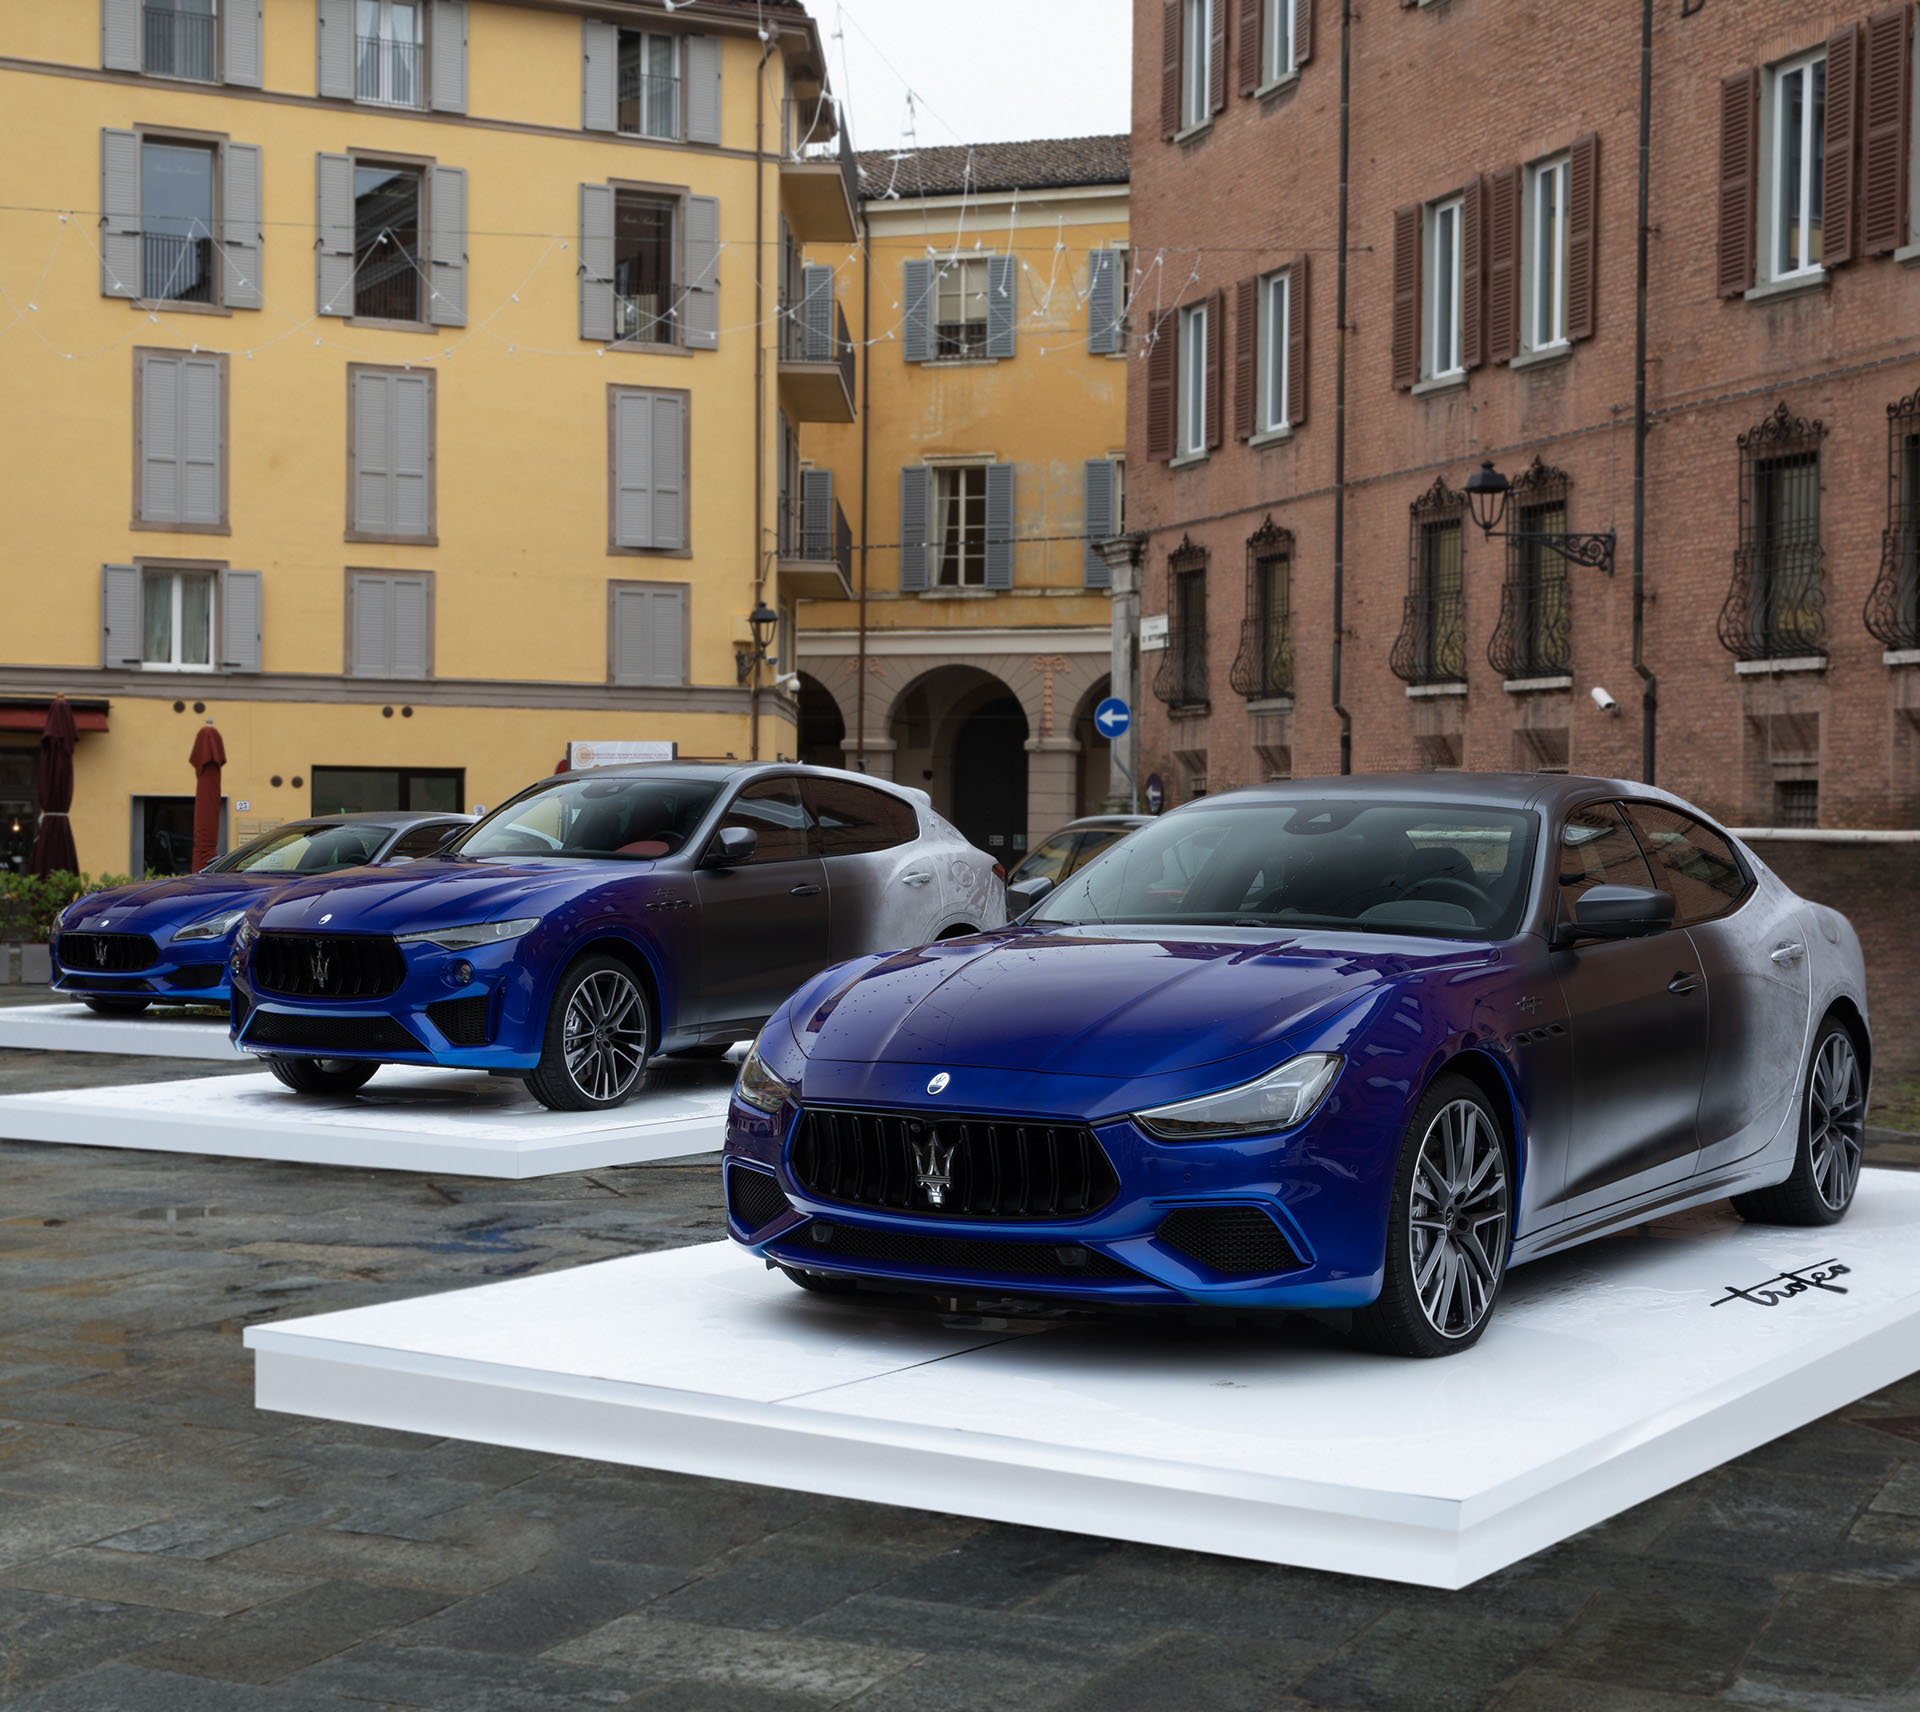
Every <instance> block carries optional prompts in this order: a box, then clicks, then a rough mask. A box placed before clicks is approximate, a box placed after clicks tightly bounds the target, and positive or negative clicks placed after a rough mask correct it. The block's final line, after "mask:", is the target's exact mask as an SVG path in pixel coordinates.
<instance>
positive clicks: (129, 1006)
mask: <svg viewBox="0 0 1920 1712" xmlns="http://www.w3.org/2000/svg"><path fill="white" fill-rule="evenodd" d="M80 1002H81V1003H82V1004H83V1005H85V1006H86V1007H87V1009H88V1010H90V1011H92V1012H93V1013H94V1014H95V1015H96V1016H138V1015H139V1014H140V1013H141V1012H142V1011H143V1010H145V1009H146V1008H147V1006H148V1005H150V1004H152V1003H153V1001H152V1000H151V999H82V1000H81V1001H80Z"/></svg>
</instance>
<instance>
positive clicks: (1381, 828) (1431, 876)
mask: <svg viewBox="0 0 1920 1712" xmlns="http://www.w3.org/2000/svg"><path fill="white" fill-rule="evenodd" d="M1533 832H1534V818H1533V816H1531V815H1528V814H1520V813H1516V812H1513V811H1510V810H1506V809H1494V808H1481V807H1478V806H1476V805H1456V804H1442V805H1439V806H1436V805H1433V804H1430V803H1391V802H1355V801H1352V800H1350V799H1347V800H1342V799H1336V800H1333V801H1326V802H1267V803H1247V804H1243V805H1235V806H1228V805H1225V804H1222V805H1221V806H1220V807H1218V808H1206V809H1193V810H1187V811H1183V812H1181V813H1180V814H1177V815H1172V816H1170V817H1168V818H1167V819H1165V820H1162V821H1156V822H1155V823H1154V824H1153V825H1152V826H1147V827H1143V828H1141V830H1140V831H1138V832H1136V833H1134V834H1132V835H1131V836H1130V837H1128V838H1127V839H1125V840H1124V841H1123V842H1122V843H1120V844H1117V845H1115V846H1114V847H1113V848H1112V849H1111V850H1109V851H1108V852H1107V853H1106V854H1105V855H1104V856H1103V858H1102V859H1101V860H1100V861H1099V862H1096V863H1093V864H1091V865H1090V866H1088V867H1086V868H1084V869H1082V870H1081V871H1080V872H1079V873H1077V874H1075V875H1074V876H1073V877H1072V878H1071V879H1070V880H1068V881H1067V882H1066V883H1065V884H1064V885H1062V886H1060V887H1058V888H1057V889H1056V890H1054V891H1052V892H1050V893H1048V894H1047V896H1046V897H1045V898H1044V899H1043V900H1042V901H1041V904H1040V907H1039V908H1038V909H1037V910H1035V911H1034V913H1033V915H1032V916H1031V917H1029V919H1030V920H1032V921H1036V922H1047V923H1106V924H1115V925H1118V924H1124V923H1130V924H1141V923H1174V924H1178V923H1191V924H1193V925H1195V926H1203V925H1204V926H1214V927H1219V926H1247V927H1282V928H1285V927H1293V928H1308V929H1311V928H1335V929H1350V930H1355V931H1359V932H1365V933H1415V934H1422V935H1437V936H1439V937H1441V938H1447V939H1465V938H1472V939H1504V938H1506V937H1508V936H1509V935H1510V934H1512V933H1513V932H1514V930H1515V928H1516V927H1517V926H1518V924H1519V920H1520V916H1521V914H1522V912H1523V911H1524V909H1525V908H1526V901H1527V876H1528V873H1529V871H1530V869H1531V865H1532V853H1533Z"/></svg>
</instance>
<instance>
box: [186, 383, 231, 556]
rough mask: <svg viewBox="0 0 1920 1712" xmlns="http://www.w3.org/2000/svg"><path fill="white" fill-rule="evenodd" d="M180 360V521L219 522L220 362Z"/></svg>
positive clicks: (221, 457)
mask: <svg viewBox="0 0 1920 1712" xmlns="http://www.w3.org/2000/svg"><path fill="white" fill-rule="evenodd" d="M179 363H180V521H181V522H182V523H220V522H223V521H224V519H223V518H222V517H221V515H220V485H221V484H220V470H221V466H222V464H223V463H224V462H225V454H226V447H225V446H224V445H222V444H221V439H222V427H223V424H222V423H221V421H220V362H219V359H218V358H217V357H182V358H180V359H179Z"/></svg>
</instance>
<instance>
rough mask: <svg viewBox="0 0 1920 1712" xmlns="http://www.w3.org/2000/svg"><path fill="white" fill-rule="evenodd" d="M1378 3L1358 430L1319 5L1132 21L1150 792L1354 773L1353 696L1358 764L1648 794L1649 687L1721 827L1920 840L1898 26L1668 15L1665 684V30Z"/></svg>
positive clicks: (1670, 747) (1357, 188)
mask: <svg viewBox="0 0 1920 1712" xmlns="http://www.w3.org/2000/svg"><path fill="white" fill-rule="evenodd" d="M1355 13H1356V15H1355V16H1354V17H1353V19H1352V22H1351V25H1350V28H1349V30H1348V32H1347V47H1346V54H1345V61H1346V63H1345V66H1344V70H1345V74H1346V81H1347V85H1348V88H1349V91H1350V102H1349V121H1348V123H1349V130H1348V148H1347V156H1348V179H1347V219H1348V231H1347V246H1346V247H1347V263H1348V265H1347V269H1346V282H1345V284H1346V317H1345V319H1346V334H1345V341H1344V345H1345V375H1344V411H1342V410H1341V408H1340V405H1341V392H1342V376H1341V373H1340V368H1341V347H1342V340H1341V336H1340V330H1339V317H1338V312H1337V309H1338V297H1339V290H1340V273H1341V269H1340V244H1339V233H1340V164H1341V126H1340V116H1341V89H1342V80H1343V76H1342V74H1343V41H1342V37H1343V31H1342V7H1341V5H1340V4H1339V3H1338V0H1135V12H1134V40H1135V44H1136V47H1135V63H1134V92H1133V94H1134V116H1135V117H1134V136H1133V150H1132V163H1133V242H1134V251H1133V260H1132V267H1131V273H1132V299H1131V306H1130V312H1129V316H1130V318H1129V328H1130V332H1131V336H1132V341H1133V346H1134V351H1135V355H1136V359H1137V360H1136V364H1135V368H1134V371H1133V375H1134V385H1133V386H1132V387H1131V388H1130V389H1129V391H1130V397H1129V406H1128V408H1129V419H1128V453H1129V456H1128V463H1129V468H1130V475H1129V492H1128V496H1127V511H1128V521H1129V525H1130V527H1131V528H1132V530H1134V531H1135V532H1136V536H1135V539H1136V540H1137V541H1138V543H1139V563H1138V571H1137V574H1138V576H1139V579H1140V583H1139V586H1140V589H1141V602H1140V611H1141V614H1142V620H1141V627H1142V644H1143V651H1142V653H1141V655H1140V678H1139V683H1140V689H1139V700H1140V703H1141V715H1140V727H1139V744H1140V747H1139V755H1138V760H1139V765H1140V768H1141V770H1142V773H1143V774H1144V773H1149V772H1151V773H1157V774H1158V775H1159V776H1160V778H1161V779H1162V780H1163V782H1164V785H1165V789H1166V799H1167V801H1168V802H1169V803H1177V802H1181V801H1184V800H1186V799H1188V798H1189V797H1191V796H1193V795H1195V794H1197V793H1198V792H1201V791H1218V790H1222V789H1225V788H1227V787H1229V786H1232V785H1236V784H1243V783H1249V782H1254V781H1258V780H1261V779H1265V778H1273V777H1284V776H1288V775H1290V774H1291V775H1297V776H1307V775H1312V774H1316V773H1328V772H1334V771H1337V770H1339V769H1340V767H1341V765H1342V759H1343V756H1342V748H1343V721H1342V715H1341V711H1340V710H1339V708H1337V707H1336V699H1337V700H1338V702H1339V703H1340V704H1341V705H1342V706H1343V707H1344V710H1345V713H1346V716H1347V719H1348V720H1349V721H1350V724H1349V725H1348V726H1347V737H1346V740H1347V743H1348V745H1349V746H1350V747H1349V764H1350V765H1351V767H1352V769H1353V770H1354V771H1358V772H1370V771H1378V770H1383V769H1390V768H1402V767H1467V768H1476V769H1505V768H1519V769H1527V770H1532V769H1571V770H1573V771H1577V772H1593V773H1601V774H1624V775H1628V776H1639V775H1640V774H1641V773H1642V771H1643V766H1642V757H1643V747H1642V739H1643V730H1642V727H1643V703H1647V702H1648V701H1649V700H1651V705H1652V714H1653V719H1654V722H1655V731H1656V733H1657V755H1656V765H1655V769H1654V770H1655V774H1656V776H1657V778H1658V781H1659V782H1660V783H1661V784H1663V785H1666V786H1668V787H1670V788H1672V789H1674V790H1677V791H1680V792H1682V793H1684V794H1686V795H1688V796H1691V797H1694V798H1696V799H1697V800H1699V801H1700V802H1701V803H1702V804H1703V805H1705V806H1706V807H1708V808H1709V809H1710V810H1712V811H1714V812H1716V813H1718V814H1720V815H1722V816H1724V817H1725V818H1727V819H1728V820H1730V821H1732V822H1734V823H1736V824H1740V825H1776V824H1785V825H1815V824H1818V825H1826V826H1864V827H1899V826H1915V825H1920V209H1917V208H1916V206H1915V204H1916V202H1917V201H1920V167H1917V166H1916V161H1915V150H1916V136H1917V135H1920V125H1916V124H1915V94H1914V79H1913V63H1912V62H1913V57H1914V41H1913V37H1914V29H1915V13H1916V8H1915V6H1914V4H1912V3H1911V0H1908V3H1906V4H1902V5H1899V6H1896V7H1886V6H1884V5H1879V4H1876V3H1875V0H1839V3H1825V0H1820V3H1815V0H1779V3H1774V4H1767V5H1754V4H1745V3H1740V0H1690V3H1689V4H1687V5H1684V6H1683V5H1682V4H1681V0H1656V3H1655V4H1654V6H1653V10H1652V30H1651V54H1650V66H1651V72H1650V95H1651V100H1650V107H1649V111H1650V131H1649V135H1650V150H1649V155H1648V159H1649V162H1650V165H1649V171H1648V177H1647V183H1646V195H1647V200H1648V210H1649V212H1648V226H1649V235H1648V240H1647V282H1646V292H1645V304H1644V307H1645V314H1646V362H1645V370H1644V374H1645V423H1646V433H1645V510H1644V549H1643V555H1642V558H1641V570H1642V573H1643V575H1642V579H1641V587H1642V590H1643V595H1644V603H1643V605H1642V606H1641V613H1642V618H1643V624H1644V647H1643V661H1644V666H1645V670H1646V673H1647V674H1648V676H1647V677H1646V678H1643V677H1642V676H1641V675H1640V674H1639V673H1638V672H1637V671H1636V664H1635V647H1634V629H1635V625H1634V616H1635V606H1636V601H1635V581H1636V578H1635V551H1634V521H1635V504H1634V470H1635V445H1636V408H1635V397H1636V375H1637V364H1636V312H1637V310H1638V309H1639V307H1640V300H1639V292H1638V289H1637V255H1636V250H1637V244H1636V236H1637V229H1638V218H1637V209H1638V199H1639V195H1640V189H1641V185H1640V147H1639V142H1640V126H1641V118H1642V109H1641V76H1642V11H1641V7H1640V6H1639V5H1636V4H1633V3H1631V0H1618V3H1616V4H1612V5H1607V6H1584V7H1576V6H1568V5H1549V4H1545V3H1543V0H1440V3H1438V4H1426V3H1420V4H1414V3H1410V0H1400V3H1399V4H1397V5H1396V4H1393V3H1392V0H1375V3H1374V4H1371V5H1368V6H1365V7H1356V8H1355ZM1343 418H1344V419H1343ZM1342 442H1344V444H1342ZM1483 460H1490V461H1491V462H1492V463H1493V464H1494V465H1495V466H1496V468H1497V469H1498V470H1499V471H1500V472H1501V473H1503V474H1504V475H1505V476H1506V477H1508V478H1509V479H1510V480H1511V482H1512V484H1513V485H1512V492H1511V495H1510V499H1509V505H1508V511H1507V518H1506V522H1505V525H1504V527H1506V528H1507V529H1509V530H1524V531H1527V532H1530V533H1533V534H1536V535H1537V534H1543V533H1552V534H1562V533H1565V532H1569V531H1579V532H1602V531H1607V530H1613V531H1616V532H1617V536H1618V544H1617V554H1616V569H1615V571H1614V574H1612V575H1611V576H1609V575H1607V574H1606V573H1605V572H1604V571H1603V570H1602V569H1601V568H1598V567H1596V566H1593V565H1588V564H1582V563H1570V562H1569V561H1568V559H1567V558H1566V557H1565V556H1564V555H1563V554H1562V553H1561V552H1559V551H1557V550H1556V549H1555V547H1554V546H1552V545H1551V544H1547V543H1541V542H1538V541H1533V542H1527V541H1508V540H1504V539H1501V538H1500V537H1498V536H1496V537H1493V538H1488V537H1487V536H1486V535H1484V534H1483V533H1482V531H1481V530H1480V529H1479V528H1478V527H1476V526H1475V524H1474V522H1473V520H1472V518H1471V517H1470V516H1468V515H1467V508H1466V502H1465V498H1464V490H1465V488H1466V484H1467V481H1468V479H1469V477H1470V476H1472V474H1473V473H1474V472H1475V471H1476V470H1477V469H1478V468H1479V466H1480V464H1481V463H1482V461H1483ZM1337 537H1339V538H1337ZM1336 583H1338V584H1339V585H1340V586H1339V588H1338V589H1337V588H1336ZM1336 612H1338V614H1339V627H1338V632H1337V633H1336ZM1163 618H1164V620H1165V623H1166V626H1167V637H1166V645H1165V646H1158V647H1157V646H1155V643H1156V642H1157V640H1158V638H1157V636H1156V634H1155V633H1156V631H1157V630H1158V629H1159V625H1158V623H1157V622H1156V620H1160V619H1163ZM1336 654H1337V655H1338V660H1339V671H1340V682H1339V694H1338V697H1337V698H1336V693H1335V682H1334V672H1335V662H1336ZM1647 685H1650V687H1651V697H1650V698H1649V695H1648V692H1647V689H1646V688H1644V687H1643V686H1647ZM1608 702H1611V704H1612V705H1611V706H1608V705H1605V704H1606V703H1608Z"/></svg>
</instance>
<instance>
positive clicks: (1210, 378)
mask: <svg viewBox="0 0 1920 1712" xmlns="http://www.w3.org/2000/svg"><path fill="white" fill-rule="evenodd" d="M1226 426H1227V294H1226V293H1225V292H1224V291H1215V292H1214V293H1213V294H1212V295H1211V296H1210V297H1209V298H1208V299H1207V449H1208V450H1209V451H1211V450H1212V449H1213V448H1214V447H1216V446H1218V445H1219V444H1220V442H1221V441H1222V440H1223V439H1224V438H1226Z"/></svg>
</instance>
